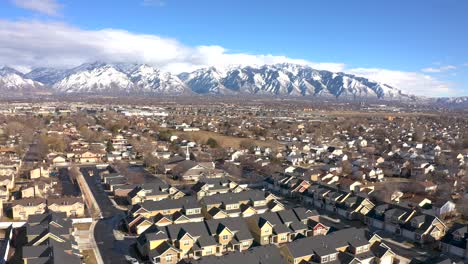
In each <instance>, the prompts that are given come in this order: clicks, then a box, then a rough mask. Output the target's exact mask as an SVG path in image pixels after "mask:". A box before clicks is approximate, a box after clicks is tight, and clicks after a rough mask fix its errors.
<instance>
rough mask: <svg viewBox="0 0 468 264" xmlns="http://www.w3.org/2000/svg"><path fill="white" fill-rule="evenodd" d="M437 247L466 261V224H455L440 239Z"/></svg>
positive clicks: (467, 235)
mask: <svg viewBox="0 0 468 264" xmlns="http://www.w3.org/2000/svg"><path fill="white" fill-rule="evenodd" d="M439 248H440V250H441V251H442V252H444V253H445V254H447V255H450V256H455V257H458V258H461V259H464V260H465V262H467V261H468V225H467V224H455V225H454V226H452V227H451V228H450V230H449V231H448V232H447V235H446V236H445V237H444V238H443V239H442V240H441V241H440V244H439Z"/></svg>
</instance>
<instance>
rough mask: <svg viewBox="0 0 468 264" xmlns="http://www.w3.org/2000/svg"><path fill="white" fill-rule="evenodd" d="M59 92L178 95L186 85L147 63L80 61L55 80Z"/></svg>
mask: <svg viewBox="0 0 468 264" xmlns="http://www.w3.org/2000/svg"><path fill="white" fill-rule="evenodd" d="M53 89H54V90H55V91H56V92H58V93H92V94H129V95H131V94H135V95H137V94H180V93H183V92H186V91H187V87H186V86H185V84H184V83H183V82H182V81H181V80H180V79H179V78H178V77H177V76H175V75H172V74H171V73H166V72H161V71H159V70H158V69H155V68H153V67H151V66H148V65H137V64H107V63H100V62H97V63H91V64H83V65H80V66H78V67H76V68H74V69H71V70H69V71H67V74H66V77H64V78H63V79H61V80H59V81H57V82H55V83H54V84H53Z"/></svg>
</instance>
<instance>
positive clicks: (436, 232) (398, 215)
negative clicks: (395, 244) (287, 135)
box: [265, 175, 447, 243]
mask: <svg viewBox="0 0 468 264" xmlns="http://www.w3.org/2000/svg"><path fill="white" fill-rule="evenodd" d="M284 177H290V176H287V175H285V176H284ZM281 180H282V178H281V177H275V178H272V177H270V178H269V179H267V180H266V184H265V187H266V188H268V189H269V188H278V186H279V187H280V188H282V189H284V188H289V186H288V185H284V184H281V182H280V183H275V182H277V181H281ZM298 197H299V198H300V199H301V200H302V202H303V203H304V204H307V205H310V206H313V207H315V208H319V209H324V210H326V211H328V212H331V213H336V214H338V215H340V216H342V217H344V218H347V219H350V220H361V221H362V222H363V223H365V224H366V225H368V226H369V227H371V228H374V229H381V230H385V231H387V232H390V233H392V234H395V235H399V236H403V237H404V238H406V239H408V240H411V241H413V242H417V243H429V242H433V241H435V240H440V239H441V238H442V237H443V236H444V235H445V232H446V230H447V227H446V225H445V224H444V223H443V221H442V220H440V219H439V218H438V217H436V216H434V215H430V214H426V213H424V212H422V211H421V210H419V209H417V208H407V207H403V206H399V205H395V204H387V203H382V202H378V201H373V200H370V199H369V198H368V197H367V195H366V194H365V193H361V192H355V191H348V190H343V189H339V188H336V187H334V186H330V185H324V184H320V183H310V186H309V187H308V188H307V189H306V190H304V191H302V192H300V193H299V194H298Z"/></svg>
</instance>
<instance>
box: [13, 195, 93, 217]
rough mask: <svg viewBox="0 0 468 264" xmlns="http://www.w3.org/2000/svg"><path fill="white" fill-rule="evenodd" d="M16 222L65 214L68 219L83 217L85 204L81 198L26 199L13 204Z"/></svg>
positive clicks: (15, 201) (14, 201)
mask: <svg viewBox="0 0 468 264" xmlns="http://www.w3.org/2000/svg"><path fill="white" fill-rule="evenodd" d="M11 209H12V214H13V215H12V216H13V219H14V220H26V219H28V217H29V216H30V215H34V214H44V213H46V212H48V211H50V212H57V213H58V212H63V213H65V214H66V215H67V217H83V216H84V215H85V204H84V202H83V199H82V198H81V197H58V198H48V199H43V198H26V199H20V200H13V201H12V202H11Z"/></svg>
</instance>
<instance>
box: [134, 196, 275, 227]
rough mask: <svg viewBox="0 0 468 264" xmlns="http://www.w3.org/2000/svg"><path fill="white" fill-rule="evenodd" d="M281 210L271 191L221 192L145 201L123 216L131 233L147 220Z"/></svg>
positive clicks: (160, 222) (156, 221) (195, 219)
mask: <svg viewBox="0 0 468 264" xmlns="http://www.w3.org/2000/svg"><path fill="white" fill-rule="evenodd" d="M281 210H284V206H283V205H282V204H281V203H280V202H278V201H277V200H276V197H275V196H274V195H272V194H269V193H266V192H263V191H260V190H247V191H243V192H239V193H222V194H215V195H211V196H206V197H203V198H202V199H201V200H200V201H199V200H197V198H196V197H194V196H185V197H181V198H179V199H164V200H159V201H153V200H145V201H144V202H142V203H139V204H136V205H134V206H133V207H132V208H131V210H130V211H129V215H128V217H127V218H126V225H127V228H128V230H129V231H130V232H133V233H137V234H138V233H141V232H142V230H144V229H145V228H147V227H148V225H149V224H150V223H154V224H156V225H157V226H165V225H170V224H182V223H188V222H201V221H203V219H222V218H229V217H249V216H253V215H256V214H263V213H265V212H277V211H281Z"/></svg>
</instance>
